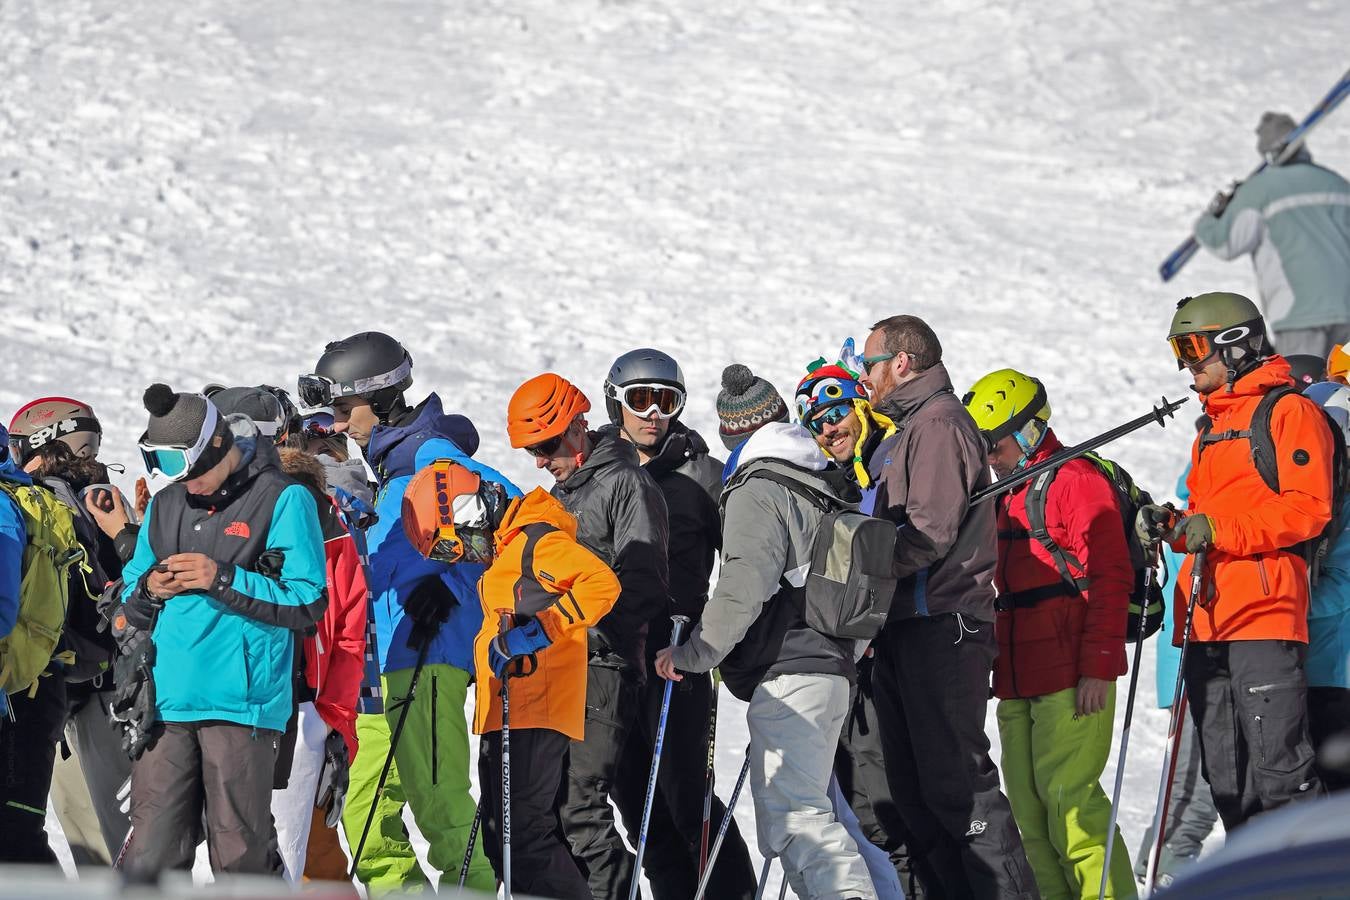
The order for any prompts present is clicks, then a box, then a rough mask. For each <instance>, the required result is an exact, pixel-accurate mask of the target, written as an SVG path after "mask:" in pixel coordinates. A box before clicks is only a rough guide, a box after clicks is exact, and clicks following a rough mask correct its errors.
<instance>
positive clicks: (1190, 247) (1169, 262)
mask: <svg viewBox="0 0 1350 900" xmlns="http://www.w3.org/2000/svg"><path fill="white" fill-rule="evenodd" d="M1347 97H1350V71H1346V73H1345V74H1344V75H1342V76H1341V78H1340V80H1339V81H1337V82H1336V84H1335V86H1333V87H1332V89H1331V90H1330V91H1328V92H1327V95H1326V96H1325V97H1323V98H1322V100H1321V102H1320V103H1318V104H1317V106H1315V107H1313V111H1312V112H1310V113H1308V115H1307V116H1305V117H1304V119H1303V121H1302V122H1299V123H1298V126H1297V127H1296V128H1295V129H1294V130H1293V131H1291V132H1289V137H1288V138H1286V139H1285V142H1284V146H1283V147H1281V148H1280V152H1279V153H1277V154H1275V156H1274V157H1272V158H1271V159H1269V160H1267V161H1265V162H1263V163H1261V165H1259V166H1257V167H1256V168H1255V169H1253V170H1252V171H1251V174H1249V175H1248V176H1247V178H1251V177H1252V176H1254V175H1256V174H1257V173H1258V172H1261V171H1264V170H1265V169H1266V167H1268V166H1272V165H1275V166H1280V165H1283V164H1284V163H1286V162H1287V161H1288V160H1289V159H1290V158H1291V157H1292V156H1293V155H1294V154H1295V153H1297V152H1298V151H1299V148H1300V147H1302V146H1303V142H1304V141H1305V140H1307V138H1308V134H1309V133H1310V132H1311V131H1312V130H1313V129H1314V128H1316V127H1317V126H1318V125H1319V124H1320V123H1321V122H1322V120H1323V119H1325V118H1326V117H1327V115H1328V114H1329V113H1330V112H1331V111H1332V110H1333V109H1335V108H1336V107H1338V106H1340V105H1341V101H1343V100H1345V99H1346V98H1347ZM1246 180H1247V179H1246V178H1244V179H1243V181H1246ZM1239 184H1241V182H1239ZM1199 249H1200V243H1199V242H1198V241H1197V240H1196V239H1195V235H1194V234H1192V235H1191V236H1190V237H1188V238H1186V240H1185V241H1183V242H1182V244H1181V246H1179V247H1177V249H1175V250H1173V251H1172V252H1171V253H1170V254H1169V255H1168V257H1167V259H1165V260H1163V261H1162V265H1160V266H1159V267H1158V274H1159V275H1160V276H1162V280H1163V281H1171V280H1172V278H1173V277H1174V276H1175V275H1176V274H1177V273H1178V272H1180V271H1181V269H1182V267H1184V266H1185V265H1186V263H1188V262H1190V260H1191V257H1192V256H1194V255H1195V252H1196V251H1197V250H1199Z"/></svg>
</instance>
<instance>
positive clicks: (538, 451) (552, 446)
mask: <svg viewBox="0 0 1350 900" xmlns="http://www.w3.org/2000/svg"><path fill="white" fill-rule="evenodd" d="M566 435H567V433H566V432H563V433H562V434H558V435H554V436H553V437H551V438H549V439H548V440H546V441H540V442H539V443H537V444H531V445H530V446H528V447H526V448H525V452H526V453H528V454H530V455H531V456H533V457H535V458H536V459H545V458H546V457H550V456H556V455H557V453H558V448H559V447H561V446H562V442H563V438H564V437H566Z"/></svg>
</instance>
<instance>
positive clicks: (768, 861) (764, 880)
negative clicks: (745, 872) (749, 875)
mask: <svg viewBox="0 0 1350 900" xmlns="http://www.w3.org/2000/svg"><path fill="white" fill-rule="evenodd" d="M772 864H773V857H772V856H766V857H764V865H762V866H760V867H759V884H757V885H755V900H760V898H761V897H763V896H764V889H765V888H767V887H768V886H769V866H771V865H772Z"/></svg>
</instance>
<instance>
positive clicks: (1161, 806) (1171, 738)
mask: <svg viewBox="0 0 1350 900" xmlns="http://www.w3.org/2000/svg"><path fill="white" fill-rule="evenodd" d="M1207 556H1208V551H1207V549H1206V548H1204V547H1201V548H1200V552H1198V553H1196V554H1195V561H1194V562H1193V563H1192V565H1191V596H1190V599H1189V600H1187V603H1186V629H1185V630H1184V631H1183V632H1182V633H1181V661H1180V663H1179V664H1178V665H1177V682H1176V687H1175V688H1173V690H1172V716H1171V721H1170V723H1169V724H1168V728H1167V745H1166V747H1164V749H1163V767H1162V773H1161V774H1160V775H1159V778H1158V808H1157V809H1156V810H1154V813H1153V844H1152V846H1151V847H1149V854H1148V870H1147V874H1146V875H1145V876H1144V895H1145V896H1148V895H1149V894H1152V893H1153V884H1154V881H1155V880H1156V879H1157V877H1158V860H1159V858H1160V857H1161V856H1162V847H1163V837H1164V835H1163V827H1164V825H1165V823H1166V821H1167V804H1168V803H1170V802H1171V799H1172V779H1173V777H1175V775H1176V771H1177V756H1178V754H1179V753H1180V748H1181V729H1182V728H1183V727H1185V724H1186V694H1185V690H1184V689H1185V687H1186V651H1187V650H1188V649H1190V645H1191V623H1192V622H1194V621H1195V607H1196V604H1197V603H1199V602H1200V595H1201V593H1202V591H1203V590H1204V583H1205V559H1206V557H1207Z"/></svg>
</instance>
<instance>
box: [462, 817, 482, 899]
mask: <svg viewBox="0 0 1350 900" xmlns="http://www.w3.org/2000/svg"><path fill="white" fill-rule="evenodd" d="M482 824H483V804H481V803H480V804H478V809H476V810H474V813H473V824H472V825H470V826H469V846H467V847H465V848H464V861H463V862H462V863H460V864H459V891H458V892H459V893H463V891H464V882H465V881H467V880H468V879H469V863H471V862H472V861H473V846H474V844H476V843H478V828H479V826H481V825H482Z"/></svg>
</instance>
